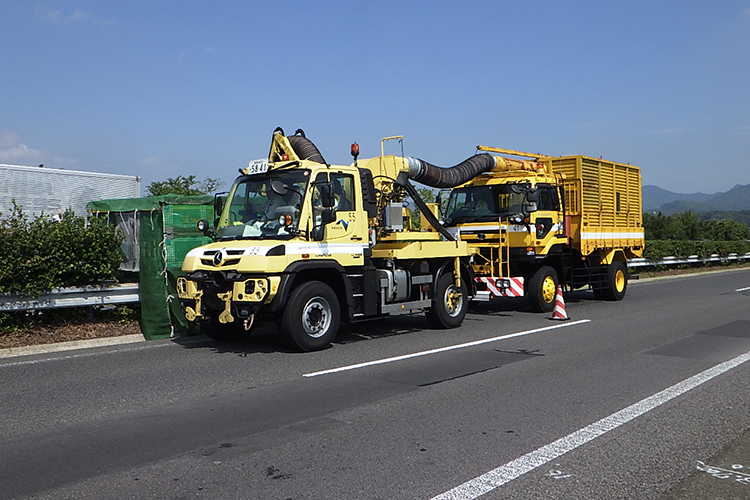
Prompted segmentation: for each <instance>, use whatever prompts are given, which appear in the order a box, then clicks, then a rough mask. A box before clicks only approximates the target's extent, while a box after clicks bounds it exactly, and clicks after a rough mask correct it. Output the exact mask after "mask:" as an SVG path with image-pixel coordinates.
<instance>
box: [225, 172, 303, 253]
mask: <svg viewBox="0 0 750 500" xmlns="http://www.w3.org/2000/svg"><path fill="white" fill-rule="evenodd" d="M309 180H310V171H309V170H300V169H291V170H276V171H273V170H272V171H269V172H266V173H263V174H257V175H250V176H246V177H241V178H240V179H238V180H237V181H236V182H235V184H234V186H233V188H232V191H231V192H230V194H229V199H228V201H229V205H228V206H227V207H225V208H224V212H223V214H222V217H221V222H220V225H219V227H218V228H217V232H216V238H217V239H223V240H227V239H289V238H291V237H292V236H293V231H292V230H293V229H296V228H297V227H298V225H299V215H300V208H301V203H302V200H303V199H304V198H305V191H306V190H307V184H308V181H309Z"/></svg>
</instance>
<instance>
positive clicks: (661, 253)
mask: <svg viewBox="0 0 750 500" xmlns="http://www.w3.org/2000/svg"><path fill="white" fill-rule="evenodd" d="M748 252H750V241H685V240H646V249H645V251H644V254H643V256H644V257H645V258H647V259H661V258H663V257H690V256H691V255H697V256H699V257H708V256H709V255H713V254H719V255H722V256H726V255H729V254H732V253H736V254H740V255H742V254H745V253H748Z"/></svg>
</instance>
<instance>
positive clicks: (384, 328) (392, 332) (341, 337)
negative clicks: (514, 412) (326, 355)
mask: <svg viewBox="0 0 750 500" xmlns="http://www.w3.org/2000/svg"><path fill="white" fill-rule="evenodd" d="M590 300H595V299H594V296H593V293H592V292H591V291H587V290H583V291H575V292H570V293H566V294H565V303H566V305H568V304H570V305H576V304H579V303H584V302H587V301H590ZM518 313H521V314H527V313H528V314H535V313H532V311H531V308H530V307H529V303H528V300H526V299H525V298H523V297H519V298H503V297H500V298H496V299H493V300H492V301H489V302H471V303H470V304H469V312H468V315H467V317H466V319H465V320H464V325H467V324H468V325H470V324H471V323H472V322H474V321H482V317H487V318H497V317H511V316H513V315H514V314H518ZM431 329H432V327H431V326H430V324H429V323H428V322H427V319H426V318H425V315H424V313H416V312H415V313H410V314H398V315H392V316H386V317H383V318H380V319H375V320H369V321H363V322H358V323H345V322H342V323H341V326H340V329H339V333H338V335H337V336H336V338H335V339H334V340H333V342H332V343H331V346H329V347H328V349H330V348H331V347H334V346H337V345H347V344H353V343H357V342H363V341H367V340H373V339H379V338H387V337H396V336H399V335H408V334H410V333H414V332H419V331H427V330H431ZM276 332H277V330H276V324H275V323H274V322H273V321H270V320H268V321H264V322H261V323H260V324H258V326H257V327H256V328H255V330H254V331H253V332H252V333H251V334H250V336H249V337H248V338H246V339H243V340H238V341H231V342H219V341H217V340H214V339H212V338H210V337H208V336H206V335H198V336H192V337H180V338H176V339H174V340H172V342H174V343H176V344H179V345H180V346H182V347H184V348H186V349H211V350H213V351H214V352H216V353H217V354H236V355H239V356H247V355H250V354H272V353H289V354H295V353H299V352H300V351H299V350H298V349H295V348H293V347H290V346H288V345H287V344H286V343H284V342H283V341H282V339H281V338H279V337H278V335H276Z"/></svg>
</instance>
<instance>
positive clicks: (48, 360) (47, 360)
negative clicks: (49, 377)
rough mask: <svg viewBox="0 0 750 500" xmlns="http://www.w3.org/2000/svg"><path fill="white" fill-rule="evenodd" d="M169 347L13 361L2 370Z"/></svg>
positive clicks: (0, 364)
mask: <svg viewBox="0 0 750 500" xmlns="http://www.w3.org/2000/svg"><path fill="white" fill-rule="evenodd" d="M168 345H170V344H146V345H139V346H138V347H127V348H124V349H118V350H116V351H103V352H84V353H81V354H68V355H66V356H55V357H53V358H41V359H30V360H28V361H12V362H10V363H0V368H10V367H13V366H23V365H38V364H41V363H51V362H53V361H64V360H67V359H77V358H90V357H93V356H102V355H110V354H118V353H123V352H132V351H143V350H145V349H153V348H155V347H164V346H168Z"/></svg>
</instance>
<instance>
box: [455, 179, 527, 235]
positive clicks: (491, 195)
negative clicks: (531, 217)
mask: <svg viewBox="0 0 750 500" xmlns="http://www.w3.org/2000/svg"><path fill="white" fill-rule="evenodd" d="M523 202H524V195H523V194H520V193H515V192H513V190H512V189H511V186H510V185H509V184H499V185H495V186H472V187H465V188H458V189H454V190H453V191H452V192H451V195H450V198H449V199H448V204H447V205H446V208H445V215H446V220H445V222H446V225H448V226H454V225H456V224H461V223H466V222H488V221H495V220H498V219H504V218H507V217H509V216H511V215H519V214H523Z"/></svg>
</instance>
